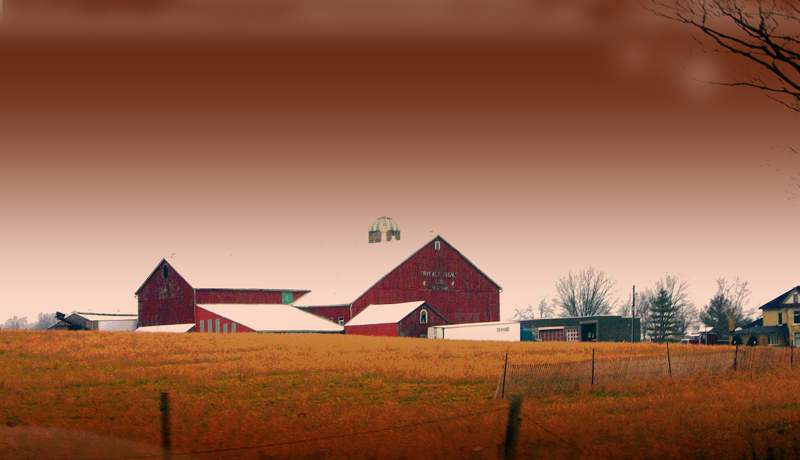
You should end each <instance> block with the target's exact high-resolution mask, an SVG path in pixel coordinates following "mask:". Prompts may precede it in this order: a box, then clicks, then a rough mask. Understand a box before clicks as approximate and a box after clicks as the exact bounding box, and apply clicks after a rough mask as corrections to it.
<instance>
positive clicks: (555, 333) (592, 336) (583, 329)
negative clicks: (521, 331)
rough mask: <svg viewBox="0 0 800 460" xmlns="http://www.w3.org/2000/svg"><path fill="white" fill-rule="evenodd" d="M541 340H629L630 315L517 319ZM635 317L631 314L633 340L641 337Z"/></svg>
mask: <svg viewBox="0 0 800 460" xmlns="http://www.w3.org/2000/svg"><path fill="white" fill-rule="evenodd" d="M520 324H522V327H524V328H526V329H530V330H532V331H533V333H534V335H536V336H537V337H539V340H541V341H543V342H550V341H556V342H630V341H631V318H623V317H622V316H614V315H605V316H582V317H572V318H543V319H529V320H523V321H520ZM639 324H640V322H639V318H633V341H634V342H638V341H640V340H641V330H640V327H639Z"/></svg>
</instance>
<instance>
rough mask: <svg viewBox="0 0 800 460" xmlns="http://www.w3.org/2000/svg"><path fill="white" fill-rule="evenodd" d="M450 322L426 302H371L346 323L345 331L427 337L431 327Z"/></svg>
mask: <svg viewBox="0 0 800 460" xmlns="http://www.w3.org/2000/svg"><path fill="white" fill-rule="evenodd" d="M444 324H449V322H448V321H447V320H446V319H445V318H444V317H443V316H442V315H441V314H439V312H437V311H436V310H434V309H433V308H431V306H430V305H428V304H427V302H424V301H416V302H404V303H395V304H381V305H369V306H368V307H367V308H365V309H364V310H362V311H361V313H359V314H358V315H357V316H356V317H355V318H353V319H351V320H350V321H349V322H348V323H347V324H345V325H344V330H345V333H347V334H355V335H376V336H384V337H422V338H425V337H427V334H428V327H429V326H440V325H444Z"/></svg>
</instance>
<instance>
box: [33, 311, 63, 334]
mask: <svg viewBox="0 0 800 460" xmlns="http://www.w3.org/2000/svg"><path fill="white" fill-rule="evenodd" d="M57 322H58V320H57V319H56V314H55V312H53V313H39V317H38V319H37V320H36V322H35V323H34V324H32V325H31V326H30V328H31V329H34V330H42V331H43V330H45V329H47V328H48V327H50V326H52V325H54V324H56V323H57Z"/></svg>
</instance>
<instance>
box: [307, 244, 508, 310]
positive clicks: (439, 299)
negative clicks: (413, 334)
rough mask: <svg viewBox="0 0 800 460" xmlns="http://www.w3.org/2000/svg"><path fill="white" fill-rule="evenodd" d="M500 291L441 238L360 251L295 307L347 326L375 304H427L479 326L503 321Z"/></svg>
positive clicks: (364, 246)
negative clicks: (481, 323) (423, 302)
mask: <svg viewBox="0 0 800 460" xmlns="http://www.w3.org/2000/svg"><path fill="white" fill-rule="evenodd" d="M420 241H423V242H422V243H420ZM500 290H501V288H500V286H499V285H498V284H497V283H495V282H494V281H492V280H491V279H490V278H489V277H488V276H487V275H486V274H485V273H484V272H482V271H481V270H480V269H479V268H478V267H477V266H476V265H475V264H473V263H472V262H470V261H469V260H468V259H467V258H466V257H464V255H463V254H461V252H459V251H458V250H457V249H455V247H453V246H452V245H451V244H450V243H449V242H447V241H446V240H445V239H444V238H442V237H441V236H439V235H437V236H436V237H434V238H432V239H430V240H427V242H425V240H417V241H413V240H412V239H408V238H406V239H403V240H394V241H387V242H381V243H375V244H361V245H358V246H355V247H354V248H353V251H352V254H350V256H349V257H348V262H347V263H346V264H342V265H341V267H339V268H338V269H337V270H336V273H332V274H331V277H330V278H329V280H328V282H327V283H325V284H324V285H320V286H319V287H318V288H313V287H312V289H311V292H310V293H308V294H306V295H304V296H302V297H301V298H300V299H299V300H297V301H296V302H294V303H293V305H294V306H296V307H298V308H302V309H304V310H306V311H309V312H311V313H314V314H316V315H318V316H322V317H325V318H329V319H331V320H333V321H335V322H338V323H339V324H345V323H348V322H349V321H350V320H351V319H353V318H355V317H356V316H357V315H358V314H360V313H361V312H362V311H364V309H366V308H367V307H368V306H369V305H380V304H397V303H406V302H416V301H425V302H427V304H428V305H429V306H430V307H431V308H432V309H434V310H436V311H437V312H438V313H439V314H441V315H442V316H443V317H444V318H445V319H446V320H447V321H449V322H450V323H454V324H455V323H474V322H487V321H498V320H499V319H500Z"/></svg>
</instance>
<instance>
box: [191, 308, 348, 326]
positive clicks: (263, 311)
mask: <svg viewBox="0 0 800 460" xmlns="http://www.w3.org/2000/svg"><path fill="white" fill-rule="evenodd" d="M197 306H198V307H200V308H202V309H204V310H206V311H209V312H211V313H214V314H215V315H218V316H221V317H223V318H225V319H228V320H231V321H233V322H235V323H238V324H241V325H242V326H246V327H249V328H250V329H253V330H254V331H257V332H342V331H343V330H344V328H343V327H342V326H340V325H338V324H335V323H334V322H332V321H329V320H327V319H324V318H320V317H319V316H316V315H313V314H311V313H307V312H305V311H303V310H300V309H298V308H294V307H292V306H290V305H282V304H200V305H197Z"/></svg>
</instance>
